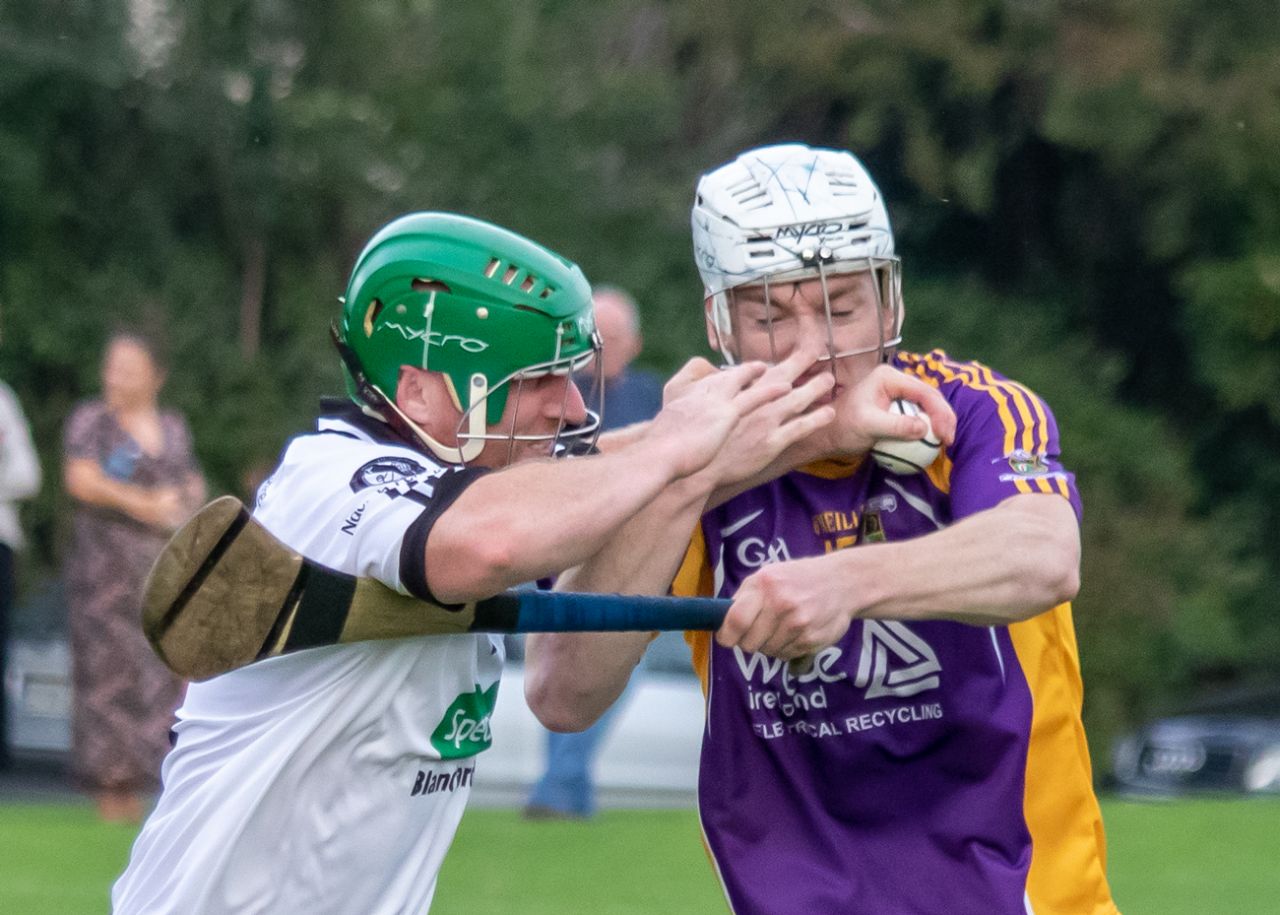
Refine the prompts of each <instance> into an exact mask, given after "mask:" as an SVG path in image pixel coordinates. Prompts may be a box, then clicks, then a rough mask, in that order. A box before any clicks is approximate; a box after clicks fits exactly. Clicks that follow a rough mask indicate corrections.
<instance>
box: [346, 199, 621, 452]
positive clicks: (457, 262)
mask: <svg viewBox="0 0 1280 915" xmlns="http://www.w3.org/2000/svg"><path fill="white" fill-rule="evenodd" d="M334 336H335V342H337V343H338V344H339V352H340V353H341V354H342V361H343V366H344V369H345V372H346V376H347V388H348V392H349V394H350V396H351V398H352V399H353V400H354V401H355V402H356V403H357V404H358V405H360V406H361V408H362V409H364V410H365V411H366V412H369V413H371V414H372V415H374V416H376V417H378V418H379V419H383V420H384V421H386V422H388V423H390V424H391V425H393V426H395V427H397V429H398V430H400V431H401V434H405V430H406V428H407V430H408V432H409V433H411V434H410V435H409V437H410V439H411V440H416V441H418V442H420V443H421V444H422V445H423V446H424V447H425V448H427V449H429V450H430V451H432V452H434V453H436V454H437V455H438V456H440V457H441V458H443V459H445V460H449V461H451V462H464V463H465V462H467V461H471V460H474V459H475V458H476V457H477V456H478V455H479V454H480V452H481V451H482V450H483V449H484V446H485V443H486V442H487V441H490V440H492V439H493V438H494V434H492V433H490V432H489V429H490V428H491V427H493V426H495V425H498V424H499V423H500V421H501V420H502V417H503V416H504V414H505V413H506V411H507V399H508V396H509V394H510V391H511V388H512V382H513V381H516V380H518V379H520V378H529V377H535V376H536V375H537V373H546V372H559V371H565V372H566V373H567V372H568V371H570V370H572V369H573V368H574V367H576V366H580V365H583V364H585V363H586V362H588V361H590V360H591V359H592V357H593V356H594V355H595V353H596V352H597V351H598V349H599V340H598V337H597V335H596V333H595V319H594V316H593V312H592V306H591V290H590V287H589V286H588V285H587V281H586V278H585V277H583V275H582V272H581V271H580V270H579V269H578V268H577V266H575V265H574V264H572V263H570V262H569V261H567V260H565V259H564V258H562V257H560V256H559V255H557V254H555V253H553V252H551V251H549V250H548V249H546V248H544V247H542V246H541V245H538V244H535V243H534V242H532V241H530V240H528V239H526V238H523V237H522V236H519V235H517V234H515V233H514V232H510V231H508V230H506V229H502V228H499V227H498V226H494V225H491V224H489V223H486V222H482V221H480V220H478V219H471V218H469V217H465V216H457V215H453V214H449V213H414V214H410V215H408V216H403V217H401V218H400V219H397V220H395V221H394V222H392V223H390V224H389V225H387V226H386V227H384V228H383V229H382V230H381V231H379V232H378V233H377V234H376V235H375V236H374V237H373V238H372V239H371V240H370V241H369V243H368V245H366V246H365V249H364V251H363V252H361V254H360V256H359V258H357V260H356V265H355V268H354V269H353V271H352V274H351V280H350V282H349V283H348V286H347V294H346V296H345V297H344V299H343V312H342V319H341V324H340V326H339V327H337V328H336V329H335V334H334ZM403 366H412V367H414V368H418V369H423V370H426V371H432V372H439V373H440V374H441V375H442V376H443V378H444V380H445V383H446V387H447V388H448V390H449V393H450V396H451V398H452V400H453V404H454V406H455V407H456V409H457V410H458V412H459V414H461V416H462V422H461V423H460V424H459V428H458V431H459V433H460V435H459V439H458V443H457V444H456V445H454V444H448V443H442V442H440V441H437V440H436V439H434V438H432V437H431V436H430V435H428V434H427V433H426V432H425V431H424V430H422V429H421V428H419V427H418V426H417V425H415V424H414V423H412V422H411V421H410V420H409V419H408V418H407V417H405V416H404V415H403V413H402V412H401V411H400V410H399V408H398V407H397V406H396V405H395V394H396V388H397V385H398V382H399V375H400V369H401V367H403ZM566 395H567V387H566ZM560 426H562V427H563V426H564V422H563V416H562V421H561V423H560ZM514 429H515V426H514V425H512V427H511V432H512V434H514ZM558 434H559V433H557V435H558ZM499 437H507V436H499ZM549 437H550V438H554V437H553V436H549ZM513 441H514V440H513Z"/></svg>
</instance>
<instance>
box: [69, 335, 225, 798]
mask: <svg viewBox="0 0 1280 915" xmlns="http://www.w3.org/2000/svg"><path fill="white" fill-rule="evenodd" d="M164 378H165V376H164V367H163V365H162V364H161V361H160V359H159V358H158V356H157V354H156V350H155V347H154V346H153V345H152V344H151V343H150V342H148V341H147V340H146V339H144V338H143V337H142V336H140V335H138V334H133V333H118V334H116V335H114V336H113V337H112V338H111V340H110V341H109V342H108V345H107V351H106V357H105V358H104V360H103V364H102V397H101V398H100V399H98V400H91V401H86V402H84V403H81V404H80V405H79V406H77V408H76V409H75V410H74V412H73V413H72V415H71V418H70V419H69V420H68V421H67V424H66V427H65V429H64V436H63V445H64V449H63V453H64V467H63V479H64V483H65V486H66V489H67V493H68V494H69V495H70V496H71V498H72V499H73V500H74V503H75V512H74V519H73V537H72V544H71V549H70V552H69V554H68V556H67V561H66V563H65V567H64V577H65V579H66V584H67V601H68V609H69V617H70V630H71V649H72V658H73V662H72V682H73V686H74V697H75V698H74V711H73V715H72V764H73V771H74V773H75V776H76V778H77V779H78V780H79V781H80V782H82V783H83V784H84V785H85V786H86V787H87V788H88V789H89V790H90V791H91V792H92V793H93V795H94V797H95V799H96V801H97V804H98V811H99V813H100V814H101V816H102V817H103V819H107V820H127V821H137V820H139V819H141V816H142V813H143V796H144V794H146V793H149V792H150V791H152V790H153V789H154V788H155V787H156V784H157V782H158V776H159V772H160V763H161V760H162V759H163V758H164V754H165V752H166V751H167V750H168V747H169V727H170V725H171V724H172V720H173V711H174V709H175V708H176V707H177V705H178V703H179V701H180V699H181V695H182V689H183V684H182V682H181V681H180V680H179V679H178V678H176V677H175V676H174V675H173V674H171V673H170V672H169V671H168V670H167V669H166V668H165V667H164V665H163V664H161V663H160V661H159V660H158V659H157V658H156V656H155V655H154V654H153V653H152V651H151V648H150V646H149V645H148V643H147V641H146V639H145V637H144V636H143V634H142V629H141V626H140V623H139V615H140V612H141V603H140V600H141V589H142V583H143V581H144V580H145V578H146V575H147V572H148V570H149V569H150V567H151V563H152V562H153V561H154V560H155V557H156V556H157V554H158V553H159V552H160V549H161V547H163V546H164V543H165V540H166V539H167V538H168V536H169V534H170V533H171V532H172V531H173V530H174V528H175V527H177V526H178V525H179V524H180V523H181V522H182V521H183V520H184V519H185V518H186V517H187V516H188V515H189V514H190V513H191V512H192V511H194V510H195V509H196V508H197V507H198V506H199V505H200V504H201V502H203V500H204V493H205V488H204V479H203V477H202V476H201V474H200V470H199V468H198V467H197V465H196V462H195V457H194V455H193V453H192V448H191V435H190V432H189V431H188V429H187V424H186V422H185V420H183V418H182V417H181V416H179V415H178V414H177V413H174V412H173V411H171V410H162V409H161V408H160V407H159V405H158V404H157V400H156V399H157V396H158V395H159V393H160V388H161V387H162V385H163V384H164Z"/></svg>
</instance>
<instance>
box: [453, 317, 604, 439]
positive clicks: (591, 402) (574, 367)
mask: <svg viewBox="0 0 1280 915" xmlns="http://www.w3.org/2000/svg"><path fill="white" fill-rule="evenodd" d="M600 350H601V344H600V339H599V335H598V334H597V335H596V336H595V340H594V343H593V347H592V350H591V352H589V353H586V354H582V355H577V356H571V357H567V358H564V359H559V360H553V361H551V362H546V363H543V364H542V365H531V366H529V367H528V368H525V369H522V370H521V371H519V372H516V373H514V374H512V375H509V376H507V377H506V378H504V379H502V380H501V381H499V382H498V384H497V386H496V390H498V391H501V390H503V389H507V391H506V392H505V393H504V402H506V403H510V404H511V405H512V408H511V419H510V421H509V422H507V423H506V424H504V425H505V431H504V430H503V429H499V430H498V431H495V432H489V431H488V430H487V425H486V422H485V414H486V412H487V411H486V409H485V407H486V404H487V403H488V401H489V399H490V397H491V396H492V393H493V392H488V393H486V394H481V395H480V396H477V397H473V401H474V402H473V403H472V405H471V406H470V407H468V408H467V410H466V411H465V412H464V413H463V414H462V416H461V418H459V420H458V426H457V428H456V429H455V430H454V435H455V437H456V438H457V440H458V442H459V445H460V446H461V449H455V451H460V450H462V449H466V448H468V447H469V448H472V449H476V445H473V444H472V443H473V442H475V443H478V445H479V449H476V450H477V453H478V450H480V449H483V447H484V443H485V442H495V441H496V442H503V441H505V442H506V443H507V457H506V463H508V464H510V463H511V462H512V460H513V459H514V457H515V450H516V443H517V442H549V443H550V445H549V447H548V449H547V451H548V454H549V455H551V456H559V455H561V454H589V453H590V452H591V451H593V450H594V449H595V445H596V439H597V438H599V436H600V425H601V418H602V417H603V415H604V374H603V373H604V362H603V361H602V360H601V359H600ZM588 370H589V371H590V375H589V377H590V384H589V385H588V388H587V390H586V391H585V392H581V391H580V394H581V396H582V399H583V403H584V404H585V406H586V419H585V421H583V422H581V423H575V424H570V423H569V422H567V417H568V413H569V395H570V390H571V385H574V384H576V383H577V381H578V380H581V378H582V376H584V375H586V374H587V373H588ZM548 375H551V376H557V377H559V378H562V379H563V380H564V387H563V393H562V395H561V398H560V420H559V422H558V423H557V424H556V430H555V432H551V433H529V432H524V433H521V432H517V431H516V430H517V429H518V428H519V421H520V402H521V395H522V394H523V390H524V384H525V382H526V381H534V380H538V379H542V378H545V377H547V376H548ZM575 375H577V376H578V378H575V377H574V376H575ZM471 380H472V388H473V393H475V394H479V391H478V388H479V386H480V385H482V384H485V383H486V381H485V379H484V376H483V375H481V374H480V373H477V374H475V375H473V376H472V379H471ZM511 388H514V389H515V390H514V392H511V391H510V389H511Z"/></svg>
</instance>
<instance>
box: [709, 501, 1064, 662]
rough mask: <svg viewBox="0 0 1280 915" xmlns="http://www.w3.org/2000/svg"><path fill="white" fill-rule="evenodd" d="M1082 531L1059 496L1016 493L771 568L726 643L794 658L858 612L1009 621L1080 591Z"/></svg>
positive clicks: (756, 581)
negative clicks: (913, 534)
mask: <svg viewBox="0 0 1280 915" xmlns="http://www.w3.org/2000/svg"><path fill="white" fill-rule="evenodd" d="M1079 569H1080V531H1079V526H1078V523H1077V520H1076V516H1075V512H1074V511H1073V509H1072V507H1071V504H1070V503H1069V502H1068V501H1067V500H1066V499H1063V498H1061V497H1059V496H1056V495H1045V494H1022V495H1016V496H1011V497H1010V498H1008V499H1006V500H1005V501H1003V502H1001V503H1000V504H999V505H997V506H995V507H994V508H991V509H988V510H986V511H983V512H978V513H976V514H974V515H971V516H969V517H967V518H965V519H963V520H961V521H958V522H956V523H955V524H953V525H951V526H949V527H946V528H944V529H942V530H939V531H937V532H936V533H933V534H929V535H926V536H924V537H919V538H916V539H913V540H906V541H901V542H896V543H893V542H890V543H877V544H865V545H862V546H860V547H858V548H857V549H855V550H842V551H838V552H835V553H830V554H828V555H825V556H816V557H811V558H807V559H799V560H794V561H791V562H782V563H777V564H775V565H770V566H767V567H765V568H763V569H761V570H760V571H758V572H756V573H755V574H753V575H751V576H750V577H749V578H747V579H746V581H744V582H743V584H742V587H741V588H740V589H739V590H738V593H737V595H736V596H735V598H734V603H733V606H732V608H731V609H730V611H729V613H728V615H727V616H726V617H725V623H724V625H723V626H722V627H721V629H720V631H719V632H718V634H717V635H716V638H717V640H718V641H719V642H720V644H721V645H724V646H726V647H728V646H733V645H736V646H738V647H739V648H741V649H743V650H744V651H760V652H763V653H765V654H768V655H772V656H774V657H782V658H793V657H799V656H802V655H805V654H810V653H812V652H814V651H816V650H818V649H820V648H823V647H825V646H826V645H830V644H833V643H834V642H836V641H838V640H839V638H840V637H841V636H842V635H844V632H845V630H846V629H847V628H848V626H849V623H850V622H851V621H852V620H853V619H854V618H875V619H900V620H930V619H943V620H954V621H956V622H961V623H969V624H971V625H976V626H1002V625H1007V624H1009V623H1015V622H1018V621H1019V620H1024V619H1028V618H1030V617H1032V616H1035V615H1036V614H1039V613H1042V612H1044V611H1045V610H1049V609H1051V608H1053V607H1055V606H1057V605H1058V604H1060V603H1063V602H1064V601H1069V600H1071V599H1072V598H1074V597H1075V595H1076V592H1077V590H1078V589H1079V586H1080V574H1079Z"/></svg>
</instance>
